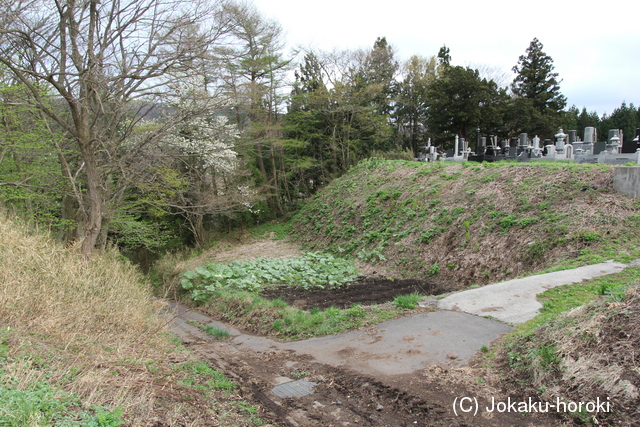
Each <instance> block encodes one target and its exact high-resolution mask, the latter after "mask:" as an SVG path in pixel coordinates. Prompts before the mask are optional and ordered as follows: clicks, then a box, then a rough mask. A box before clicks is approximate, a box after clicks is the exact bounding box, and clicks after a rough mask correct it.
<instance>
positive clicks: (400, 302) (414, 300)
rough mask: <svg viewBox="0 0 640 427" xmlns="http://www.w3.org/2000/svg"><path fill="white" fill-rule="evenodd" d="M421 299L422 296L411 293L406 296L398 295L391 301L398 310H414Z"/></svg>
mask: <svg viewBox="0 0 640 427" xmlns="http://www.w3.org/2000/svg"><path fill="white" fill-rule="evenodd" d="M420 299H422V295H420V294H417V293H415V292H414V293H412V294H408V295H398V296H396V297H395V298H394V299H393V303H394V304H395V306H396V307H397V308H399V309H403V308H408V309H414V308H416V307H417V306H418V302H419V301H420Z"/></svg>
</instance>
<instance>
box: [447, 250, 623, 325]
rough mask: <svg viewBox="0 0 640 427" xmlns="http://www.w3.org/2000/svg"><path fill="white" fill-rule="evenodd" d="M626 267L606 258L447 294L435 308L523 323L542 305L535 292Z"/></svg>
mask: <svg viewBox="0 0 640 427" xmlns="http://www.w3.org/2000/svg"><path fill="white" fill-rule="evenodd" d="M626 267H628V265H627V264H622V263H619V262H614V261H606V262H603V263H600V264H595V265H587V266H584V267H579V268H574V269H572V270H564V271H556V272H553V273H546V274H540V275H537V276H529V277H525V278H522V279H514V280H508V281H506V282H500V283H495V284H493V285H487V286H483V287H481V288H476V289H469V290H466V291H462V292H459V293H456V294H453V295H449V296H448V297H446V298H443V299H441V300H440V301H438V308H440V309H443V310H454V311H462V312H465V313H469V314H475V315H478V316H491V317H493V318H495V319H498V320H501V321H503V322H507V323H524V322H526V321H527V320H529V319H533V318H534V317H535V316H537V315H538V313H539V312H540V309H541V308H542V304H540V303H539V302H538V300H537V299H536V296H537V295H538V294H540V293H542V292H544V291H546V290H548V289H551V288H555V287H557V286H561V285H568V284H572V283H579V282H582V281H585V280H589V279H593V278H596V277H600V276H604V275H607V274H613V273H618V272H620V271H622V270H623V269H624V268H626Z"/></svg>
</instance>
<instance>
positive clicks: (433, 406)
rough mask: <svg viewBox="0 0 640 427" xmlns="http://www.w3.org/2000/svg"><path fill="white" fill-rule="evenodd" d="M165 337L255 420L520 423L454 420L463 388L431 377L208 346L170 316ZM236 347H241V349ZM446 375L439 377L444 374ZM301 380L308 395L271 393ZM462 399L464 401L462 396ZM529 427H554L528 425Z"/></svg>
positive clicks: (321, 424) (287, 353)
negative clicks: (193, 356) (233, 392)
mask: <svg viewBox="0 0 640 427" xmlns="http://www.w3.org/2000/svg"><path fill="white" fill-rule="evenodd" d="M171 326H172V330H173V332H174V333H175V334H176V335H178V337H179V338H180V339H181V340H182V341H183V343H184V344H185V345H186V346H187V347H188V348H190V349H192V350H193V351H195V352H196V353H198V354H199V355H201V356H202V357H203V358H204V359H206V360H208V361H209V363H210V364H211V365H212V367H214V368H216V369H218V370H220V371H222V372H224V373H225V374H226V375H228V376H229V377H230V378H231V379H233V380H234V381H235V382H236V383H237V384H238V386H239V389H240V392H241V394H242V395H243V396H244V397H245V398H246V399H247V400H248V401H251V402H252V403H253V404H257V405H259V407H260V408H261V413H260V414H259V416H260V417H261V418H262V419H263V420H265V421H268V422H270V423H271V424H272V425H277V426H285V427H292V426H295V427H316V426H317V427H327V426H347V425H348V426H353V425H358V426H371V427H374V426H375V427H385V426H390V427H391V426H394V427H408V426H418V427H421V426H423V427H427V426H436V427H437V426H507V425H526V424H523V423H522V421H523V419H522V417H521V416H517V417H516V416H514V415H513V414H496V415H497V416H495V417H493V418H489V419H488V418H482V417H475V418H474V417H471V416H468V417H456V416H455V414H454V413H453V411H452V407H451V402H453V400H454V398H455V397H456V396H464V395H468V393H469V390H467V389H465V388H464V387H456V386H451V384H448V385H445V384H440V383H439V381H438V378H433V377H429V376H427V375H422V374H421V373H420V372H416V373H414V374H413V375H402V376H394V377H389V378H386V377H385V378H377V377H373V376H369V375H365V374H362V373H356V372H354V371H352V370H350V369H349V367H348V366H332V365H328V364H325V363H322V361H321V360H316V359H315V358H314V357H312V356H309V355H305V354H298V353H296V352H295V351H293V350H283V349H278V348H276V346H275V345H274V346H273V347H271V348H269V349H266V350H264V351H253V350H249V349H246V348H243V349H240V348H237V347H236V346H235V345H233V344H232V342H231V340H214V339H212V338H211V337H210V336H208V335H207V334H205V333H204V332H202V331H201V330H199V329H198V328H197V327H195V326H193V325H191V324H190V323H189V322H188V321H187V320H185V319H183V318H181V317H177V318H175V319H174V320H173V322H172V325H171ZM242 347H244V346H242ZM444 372H445V375H446V370H445V371H444ZM299 378H303V379H305V380H307V381H310V382H314V383H316V385H315V386H314V387H313V394H309V395H307V396H304V397H296V398H280V397H278V396H276V395H274V394H273V393H272V392H271V390H272V389H273V388H274V387H275V386H276V385H278V384H279V383H282V382H283V381H287V380H290V381H294V380H295V379H299ZM465 393H467V394H465ZM529 425H545V426H547V425H559V423H557V422H554V420H550V419H549V417H546V418H544V420H542V419H540V420H537V422H536V420H535V419H532V420H531V422H530V423H529Z"/></svg>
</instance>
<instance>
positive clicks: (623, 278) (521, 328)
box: [506, 267, 640, 342]
mask: <svg viewBox="0 0 640 427" xmlns="http://www.w3.org/2000/svg"><path fill="white" fill-rule="evenodd" d="M637 283H640V267H628V268H626V269H625V270H623V271H621V272H620V273H616V274H611V275H607V276H602V277H598V278H595V279H591V280H589V281H586V282H583V283H579V284H574V285H564V286H558V287H556V288H553V289H549V290H548V291H546V292H543V293H542V294H540V295H538V300H539V301H540V302H541V303H542V309H541V310H540V314H539V315H538V316H536V317H535V318H533V319H531V320H529V321H527V322H525V323H523V324H521V325H518V326H517V327H516V328H515V329H514V331H513V332H511V334H510V335H509V337H508V338H507V339H506V341H507V342H511V341H514V340H516V339H518V338H520V337H522V336H526V335H527V334H530V333H532V331H534V330H535V329H536V328H539V327H543V326H545V325H548V324H550V323H552V322H553V321H555V320H556V319H557V317H558V315H559V314H561V313H564V312H567V311H569V310H571V309H573V308H576V307H579V306H582V305H584V304H587V303H589V302H591V301H593V300H595V299H596V298H598V297H601V296H605V297H606V298H608V299H610V300H611V301H615V300H616V299H619V298H621V296H622V295H623V294H624V292H625V291H626V290H627V289H628V288H629V287H630V286H632V285H634V284H637Z"/></svg>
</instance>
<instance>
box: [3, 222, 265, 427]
mask: <svg viewBox="0 0 640 427" xmlns="http://www.w3.org/2000/svg"><path fill="white" fill-rule="evenodd" d="M0 248H2V249H1V251H0V374H1V375H0V378H1V379H0V425H3V426H15V427H24V426H53V425H55V426H102V427H107V426H119V425H131V426H134V425H135V426H143V425H153V424H154V423H155V422H158V421H161V422H162V423H163V425H171V426H173V425H176V426H177V425H193V426H207V425H219V423H235V425H260V424H262V421H261V420H260V419H259V418H257V416H256V415H258V414H257V413H256V411H257V408H256V407H254V406H252V405H250V404H248V403H247V402H246V401H245V400H244V399H242V397H241V396H239V394H238V388H237V386H236V384H234V383H233V382H231V381H229V380H228V379H227V378H226V377H225V375H224V373H222V372H219V371H216V370H214V369H212V368H211V367H210V366H209V365H208V364H207V363H206V362H202V361H200V360H198V358H196V357H194V356H193V355H192V354H190V353H189V352H187V351H186V350H185V349H184V348H182V347H181V346H179V345H178V344H177V343H175V342H172V341H171V340H170V339H169V337H168V335H167V334H166V333H165V332H164V328H163V326H164V325H163V323H164V322H165V320H162V318H161V316H160V310H159V306H158V305H157V304H156V303H154V302H153V299H152V298H151V292H150V287H149V286H148V285H146V284H145V280H144V278H143V277H142V275H141V274H139V273H138V271H137V270H136V269H135V268H133V267H132V266H130V265H129V264H128V263H125V262H123V261H122V260H120V259H119V257H118V255H117V253H116V252H115V251H107V252H106V253H103V254H96V255H95V256H94V257H93V259H92V260H90V261H85V260H83V259H81V258H80V257H79V256H78V252H77V250H76V249H75V248H71V249H64V248H62V247H60V246H59V245H57V244H56V243H54V242H52V241H51V240H50V239H48V238H46V237H44V235H42V234H40V233H38V232H34V231H33V229H31V230H30V229H29V227H27V226H25V225H21V224H19V223H17V222H16V221H12V220H9V219H8V218H6V217H5V216H4V215H3V214H0Z"/></svg>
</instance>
